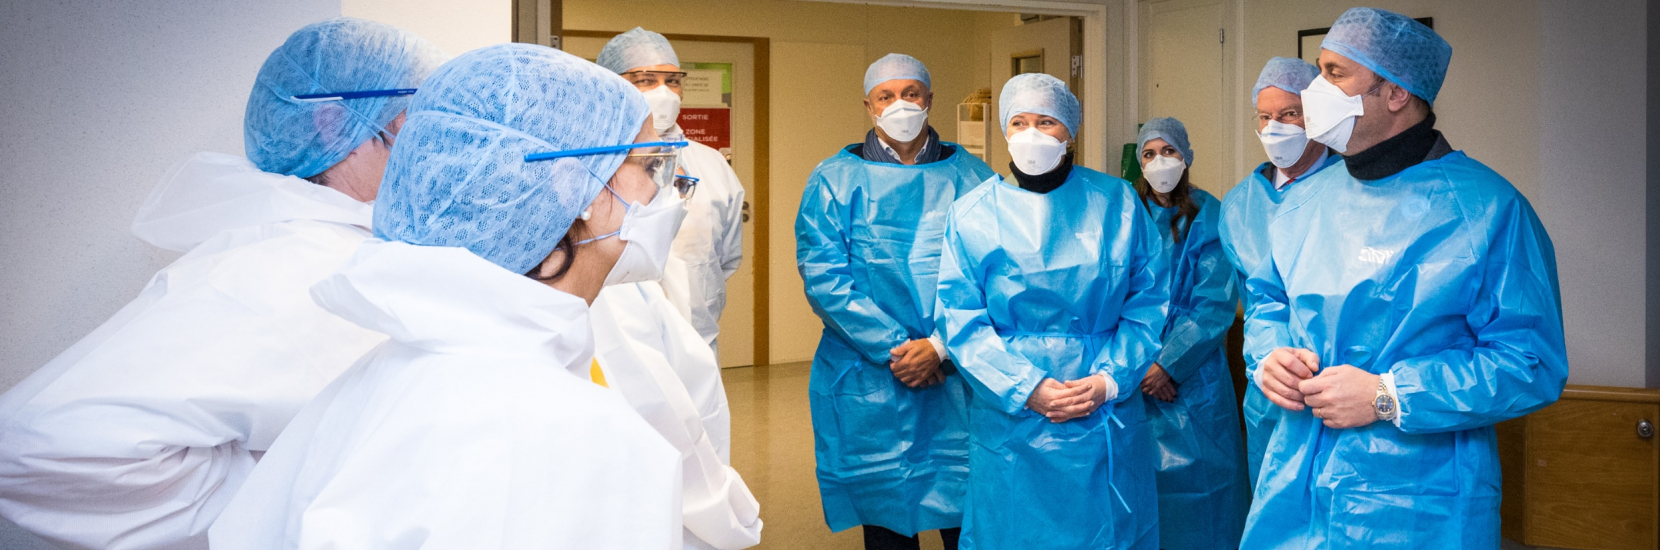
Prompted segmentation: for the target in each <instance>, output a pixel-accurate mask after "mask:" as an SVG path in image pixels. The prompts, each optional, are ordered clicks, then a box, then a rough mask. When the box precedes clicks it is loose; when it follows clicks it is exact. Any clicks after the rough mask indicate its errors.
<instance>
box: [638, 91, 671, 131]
mask: <svg viewBox="0 0 1660 550" xmlns="http://www.w3.org/2000/svg"><path fill="white" fill-rule="evenodd" d="M645 96H646V105H650V106H651V127H652V128H653V129H656V130H657V133H658V134H662V133H664V132H667V131H669V130H671V129H673V128H674V125H675V124H676V123H677V122H679V120H680V94H677V93H674V90H670V89H669V87H668V86H658V87H656V88H652V89H650V90H647V91H646V93H645Z"/></svg>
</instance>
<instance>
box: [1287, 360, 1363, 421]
mask: <svg viewBox="0 0 1660 550" xmlns="http://www.w3.org/2000/svg"><path fill="white" fill-rule="evenodd" d="M1297 388H1298V391H1301V392H1302V393H1303V395H1304V398H1303V402H1304V403H1307V404H1308V406H1309V407H1311V408H1313V409H1314V417H1315V418H1318V419H1320V420H1321V421H1323V422H1324V423H1325V424H1326V427H1327V428H1359V427H1361V426H1365V425H1367V424H1371V423H1373V422H1377V420H1378V412H1377V409H1376V408H1374V407H1373V406H1372V402H1373V401H1374V400H1376V399H1377V396H1378V375H1376V374H1372V373H1369V372H1366V371H1363V370H1360V369H1357V368H1354V367H1351V366H1349V365H1338V366H1335V367H1332V368H1329V369H1326V373H1325V374H1322V375H1320V376H1316V377H1314V378H1312V379H1309V380H1304V381H1302V383H1301V384H1298V386H1297Z"/></svg>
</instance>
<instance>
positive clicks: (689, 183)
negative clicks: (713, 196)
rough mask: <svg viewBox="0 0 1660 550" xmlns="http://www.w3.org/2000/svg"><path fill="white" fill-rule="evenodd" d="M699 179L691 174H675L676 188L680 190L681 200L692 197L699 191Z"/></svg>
mask: <svg viewBox="0 0 1660 550" xmlns="http://www.w3.org/2000/svg"><path fill="white" fill-rule="evenodd" d="M698 181H700V180H698V179H697V178H694V177H691V176H685V175H675V176H674V190H675V191H679V192H680V199H681V200H687V199H691V198H692V194H694V193H697V182H698Z"/></svg>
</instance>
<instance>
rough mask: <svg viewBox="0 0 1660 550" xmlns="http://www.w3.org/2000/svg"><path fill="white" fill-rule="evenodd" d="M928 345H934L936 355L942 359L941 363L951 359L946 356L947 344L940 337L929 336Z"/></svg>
mask: <svg viewBox="0 0 1660 550" xmlns="http://www.w3.org/2000/svg"><path fill="white" fill-rule="evenodd" d="M928 343H930V344H933V345H934V354H935V355H938V356H939V357H940V361H941V362H944V361H945V360H946V359H949V357H946V356H945V342H941V341H940V339H939V337H938V336H929V337H928Z"/></svg>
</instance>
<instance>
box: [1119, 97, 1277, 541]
mask: <svg viewBox="0 0 1660 550" xmlns="http://www.w3.org/2000/svg"><path fill="white" fill-rule="evenodd" d="M1136 142H1137V150H1138V151H1139V152H1140V154H1139V155H1138V157H1139V158H1140V162H1141V173H1142V177H1141V179H1139V180H1137V181H1136V194H1137V195H1139V196H1140V198H1141V203H1142V205H1144V206H1146V207H1147V209H1148V212H1149V213H1151V214H1152V216H1153V227H1155V228H1157V229H1158V231H1159V234H1160V235H1161V236H1162V237H1163V238H1164V245H1165V246H1166V247H1168V248H1169V250H1170V271H1169V273H1170V317H1169V321H1168V322H1167V323H1166V324H1165V327H1164V349H1163V350H1162V351H1160V352H1159V356H1158V360H1157V361H1155V362H1154V363H1153V366H1152V367H1149V368H1148V369H1147V377H1146V378H1145V379H1143V380H1142V382H1141V393H1142V394H1144V397H1143V399H1142V401H1143V402H1144V403H1145V405H1146V406H1147V425H1148V426H1150V427H1151V428H1152V430H1153V441H1154V442H1155V443H1156V444H1157V445H1158V453H1159V454H1158V463H1157V468H1158V487H1159V525H1162V526H1169V527H1170V528H1169V529H1160V530H1159V538H1160V542H1159V548H1163V549H1165V550H1186V549H1189V548H1194V549H1211V548H1235V547H1237V546H1239V535H1240V533H1241V532H1243V531H1244V529H1245V511H1246V509H1247V507H1249V505H1250V502H1249V500H1250V491H1249V489H1248V485H1249V484H1248V483H1247V482H1246V481H1245V463H1244V461H1243V460H1242V453H1243V452H1244V447H1245V443H1244V441H1243V438H1241V437H1240V433H1239V412H1238V410H1237V409H1236V408H1235V406H1234V403H1235V401H1234V395H1235V394H1234V390H1233V373H1232V372H1231V371H1229V370H1228V358H1227V353H1226V351H1227V349H1226V347H1225V346H1223V345H1222V341H1223V339H1224V338H1226V337H1227V334H1228V328H1229V327H1232V326H1233V319H1234V312H1235V311H1236V310H1237V308H1238V305H1239V301H1238V288H1237V287H1236V286H1235V285H1234V278H1233V266H1232V265H1230V264H1229V263H1228V260H1227V258H1226V257H1225V255H1224V254H1223V252H1222V243H1221V239H1220V237H1219V235H1218V229H1219V227H1217V226H1218V225H1219V223H1218V222H1219V221H1220V220H1219V215H1218V214H1219V213H1218V211H1219V210H1221V205H1220V204H1219V203H1218V202H1217V200H1216V197H1214V196H1212V195H1211V194H1210V193H1207V192H1205V190H1203V189H1200V188H1198V187H1194V186H1193V183H1192V182H1191V181H1189V179H1188V178H1189V174H1190V173H1191V170H1189V167H1190V166H1192V164H1193V148H1192V147H1191V146H1190V145H1189V142H1188V139H1187V128H1186V127H1185V126H1183V125H1182V122H1181V121H1179V120H1176V119H1174V118H1155V119H1153V120H1149V121H1147V123H1146V124H1143V125H1142V126H1141V133H1140V135H1138V136H1137V137H1136Z"/></svg>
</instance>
